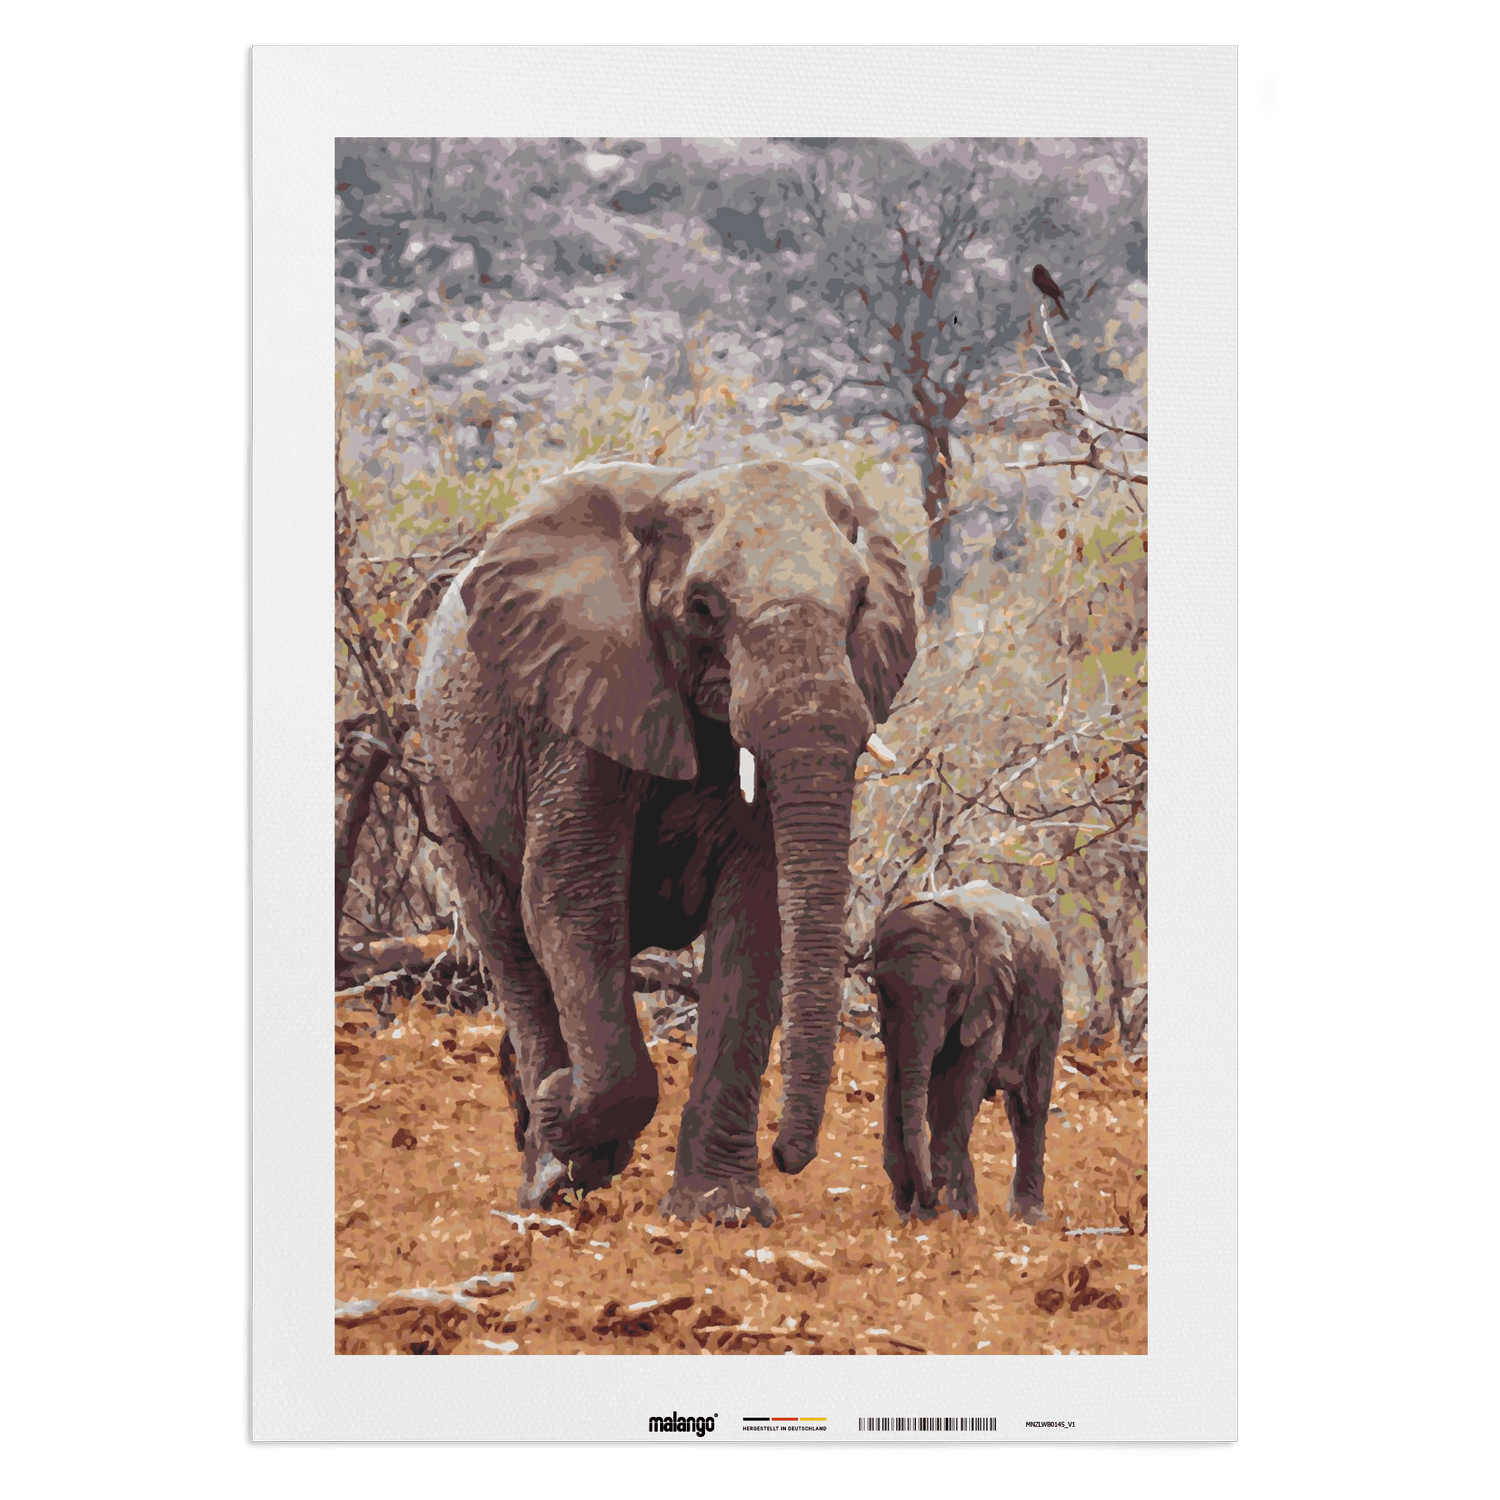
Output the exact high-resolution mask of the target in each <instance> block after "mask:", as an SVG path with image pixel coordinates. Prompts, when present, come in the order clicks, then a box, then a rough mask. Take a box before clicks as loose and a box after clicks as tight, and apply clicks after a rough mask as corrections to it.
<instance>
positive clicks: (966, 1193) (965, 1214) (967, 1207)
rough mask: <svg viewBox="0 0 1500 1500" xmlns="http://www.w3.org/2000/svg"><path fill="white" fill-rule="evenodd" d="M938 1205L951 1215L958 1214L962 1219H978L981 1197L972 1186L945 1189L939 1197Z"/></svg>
mask: <svg viewBox="0 0 1500 1500" xmlns="http://www.w3.org/2000/svg"><path fill="white" fill-rule="evenodd" d="M938 1203H939V1205H940V1206H941V1207H942V1208H945V1209H947V1210H948V1211H949V1212H950V1213H955V1214H957V1215H958V1216H959V1217H960V1218H961V1219H976V1218H978V1217H979V1195H978V1193H976V1192H975V1191H974V1189H973V1187H972V1186H965V1185H962V1184H960V1185H958V1186H949V1187H945V1188H944V1189H943V1190H942V1193H941V1194H940V1195H939V1197H938Z"/></svg>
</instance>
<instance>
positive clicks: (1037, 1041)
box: [875, 880, 1063, 1224]
mask: <svg viewBox="0 0 1500 1500" xmlns="http://www.w3.org/2000/svg"><path fill="white" fill-rule="evenodd" d="M875 986H876V989H877V990H878V991H879V995H880V1031H881V1035H882V1037H884V1039H885V1170H886V1174H887V1175H888V1176H889V1177H890V1179H891V1189H892V1195H893V1196H894V1198H895V1202H896V1211H897V1212H898V1213H899V1214H900V1215H901V1217H902V1218H903V1219H907V1218H910V1217H911V1216H912V1215H913V1214H915V1215H916V1216H917V1217H918V1218H922V1219H930V1218H931V1217H932V1216H933V1214H934V1213H936V1211H937V1210H938V1208H939V1207H943V1208H951V1209H954V1210H955V1211H956V1212H958V1213H960V1214H968V1215H971V1214H976V1213H978V1212H979V1199H978V1195H977V1194H976V1192H975V1188H974V1163H973V1162H972V1161H971V1160H970V1158H969V1134H970V1132H971V1131H972V1130H973V1128H974V1120H975V1117H976V1116H977V1115H978V1113H979V1106H980V1104H981V1103H982V1102H983V1101H984V1100H985V1099H989V1098H993V1097H994V1095H995V1094H996V1093H1003V1094H1004V1095H1005V1112H1006V1114H1008V1115H1009V1116H1010V1128H1011V1133H1012V1134H1013V1135H1014V1137H1015V1143H1016V1172H1015V1178H1014V1180H1013V1182H1012V1183H1011V1190H1010V1202H1009V1204H1008V1205H1007V1207H1008V1209H1009V1211H1010V1212H1011V1213H1012V1214H1015V1215H1017V1216H1019V1217H1020V1218H1022V1219H1024V1220H1025V1221H1026V1222H1027V1223H1029V1224H1035V1223H1038V1222H1040V1221H1041V1220H1042V1219H1043V1218H1044V1217H1045V1216H1044V1214H1043V1211H1042V1155H1043V1152H1044V1150H1045V1149H1046V1134H1047V1110H1048V1108H1049V1107H1050V1104H1051V1100H1052V1061H1053V1058H1054V1057H1055V1056H1056V1053H1057V1038H1058V1033H1059V1032H1060V1031H1061V1029H1062V1012H1063V999H1062V965H1061V963H1060V962H1059V960H1058V956H1057V944H1056V942H1055V941H1054V940H1053V937H1052V929H1051V928H1050V927H1048V925H1047V923H1046V922H1045V921H1044V920H1043V918H1042V917H1041V916H1040V914H1039V913H1038V912H1037V910H1036V908H1035V907H1033V906H1032V905H1031V904H1030V903H1029V902H1026V901H1023V900H1021V899H1020V897H1018V896H1010V895H1007V894H1006V893H1005V892H1004V891H999V890H996V889H995V887H994V886H992V885H989V884H987V883H986V882H985V881H982V880H976V881H974V882H972V883H971V884H969V885H965V886H960V887H958V888H957V889H956V890H950V891H939V892H938V893H937V894H936V895H933V896H922V897H918V898H917V899H916V900H915V901H912V902H910V903H908V904H907V905H906V906H904V907H902V908H901V909H900V910H899V911H895V912H892V913H891V914H890V915H889V916H887V917H886V918H885V919H884V920H883V921H882V922H881V924H880V927H879V930H878V931H877V932H876V935H875ZM929 1124H930V1125H931V1130H932V1138H931V1141H930V1142H929V1140H928V1126H929ZM940 1194H941V1202H940V1201H939V1195H940Z"/></svg>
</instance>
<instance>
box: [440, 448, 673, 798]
mask: <svg viewBox="0 0 1500 1500" xmlns="http://www.w3.org/2000/svg"><path fill="white" fill-rule="evenodd" d="M686 474H687V471H686V470H683V469H657V468H652V467H651V466H650V465H648V464H623V463H622V464H589V465H585V466H584V467H582V468H578V469H572V470H570V471H569V472H568V473H566V474H562V475H559V476H558V477H557V478H556V479H549V480H546V481H544V482H543V483H542V484H540V485H539V486H538V487H537V488H536V489H535V490H534V491H533V492H532V494H531V495H530V496H528V498H527V499H526V501H525V502H524V503H523V504H522V505H521V507H520V508H519V509H518V510H517V511H516V512H515V513H514V515H512V516H511V518H510V519H509V520H508V521H507V522H506V523H505V525H504V526H502V527H501V528H500V530H499V531H497V532H496V533H495V535H494V536H493V537H492V539H491V541H490V543H489V545H488V546H487V547H486V548H485V550H484V552H483V553H482V554H481V555H480V557H479V559H478V560H477V561H476V562H475V563H474V565H473V566H472V568H471V569H470V570H469V573H468V576H467V577H466V578H465V579H464V580H463V582H462V584H461V585H460V592H461V594H462V597H463V601H464V604H465V606H466V607H467V609H468V612H469V645H470V648H471V649H472V650H473V651H474V652H475V653H476V654H477V655H478V656H480V657H481V658H482V660H483V661H484V662H485V663H486V664H489V665H491V666H492V668H493V670H494V671H495V672H496V673H498V675H499V678H500V681H501V683H502V685H503V688H504V690H505V691H506V693H507V695H508V696H509V697H510V698H511V700H512V701H514V702H517V703H524V704H528V705H532V706H535V707H538V708H540V709H541V710H542V712H544V713H545V714H546V715H547V717H548V718H550V719H551V720H552V721H553V723H555V724H557V725H558V726H559V727H561V728H562V729H565V730H566V731H567V732H568V733H569V734H572V735H576V736H577V737H578V738H579V739H580V740H582V741H583V743H584V744H586V745H588V746H589V747H590V748H592V749H594V750H597V751H598V752H599V753H600V754H601V755H607V756H608V757H609V758H610V759H611V760H616V761H619V762H620V763H621V764H622V765H626V766H629V767H631V769H632V770H636V771H649V772H650V773H651V774H653V775H655V776H665V777H669V778H671V779H672V780H676V781H690V780H692V778H693V777H694V776H695V775H696V774H697V769H698V757H697V752H696V751H695V749H694V746H693V735H692V729H691V727H690V723H689V718H688V710H687V706H686V704H685V703H684V702H683V699H682V696H681V694H680V693H679V691H678V689H677V685H676V683H675V681H674V680H673V678H672V675H671V673H670V672H669V670H668V669H667V666H666V663H665V661H664V660H663V658H662V655H661V652H660V650H659V648H658V646H657V643H656V641H655V639H654V638H653V636H652V633H651V630H650V628H649V626H648V624H647V621H646V615H645V611H644V608H643V602H642V601H643V599H644V594H645V586H646V574H647V570H648V568H649V564H650V559H651V554H652V549H653V546H654V537H655V535H656V533H657V532H658V531H659V530H660V529H661V528H662V527H663V526H665V525H667V524H669V522H670V510H671V505H670V500H669V498H668V495H667V491H668V490H669V489H670V487H671V486H672V485H673V484H675V483H677V481H678V480H680V479H683V478H685V477H686Z"/></svg>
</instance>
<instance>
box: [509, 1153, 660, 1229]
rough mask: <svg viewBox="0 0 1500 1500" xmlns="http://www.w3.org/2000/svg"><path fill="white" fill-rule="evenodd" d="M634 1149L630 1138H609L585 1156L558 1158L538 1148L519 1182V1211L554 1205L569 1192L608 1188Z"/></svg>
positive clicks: (582, 1192)
mask: <svg viewBox="0 0 1500 1500" xmlns="http://www.w3.org/2000/svg"><path fill="white" fill-rule="evenodd" d="M634 1150H635V1142H634V1141H633V1140H628V1141H610V1142H608V1143H607V1144H606V1145H603V1146H600V1147H598V1148H597V1149H596V1150H594V1151H591V1152H589V1153H588V1154H587V1155H586V1156H573V1157H567V1158H565V1159H561V1160H560V1159H559V1158H558V1157H556V1156H554V1155H553V1154H552V1153H551V1152H550V1151H548V1150H546V1149H545V1148H542V1149H540V1150H538V1151H537V1153H536V1160H535V1162H534V1163H530V1164H528V1166H527V1168H526V1175H525V1178H524V1179H523V1181H522V1183H521V1193H520V1206H521V1209H522V1211H523V1212H530V1211H531V1210H533V1209H538V1208H555V1207H557V1205H558V1204H559V1203H560V1202H562V1200H563V1199H565V1198H566V1197H567V1196H568V1195H569V1194H574V1195H581V1194H584V1193H591V1192H594V1191H595V1190H596V1189H598V1188H602V1187H608V1186H609V1184H610V1182H612V1181H613V1180H614V1179H615V1178H616V1177H618V1176H619V1175H620V1173H621V1172H623V1171H624V1170H625V1167H626V1165H627V1163H628V1162H629V1161H630V1158H631V1155H632V1153H633V1152H634Z"/></svg>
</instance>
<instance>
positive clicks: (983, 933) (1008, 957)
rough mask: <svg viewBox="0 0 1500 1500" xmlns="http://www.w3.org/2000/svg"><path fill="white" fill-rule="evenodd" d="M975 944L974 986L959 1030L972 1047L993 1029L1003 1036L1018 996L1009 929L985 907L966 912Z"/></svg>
mask: <svg viewBox="0 0 1500 1500" xmlns="http://www.w3.org/2000/svg"><path fill="white" fill-rule="evenodd" d="M964 914H965V916H967V917H968V919H969V929H970V934H971V938H972V941H973V944H974V984H973V987H972V988H971V989H970V991H969V998H968V1001H967V1002H966V1003H965V1005H964V1012H963V1016H962V1018H961V1020H960V1021H959V1027H958V1039H959V1041H960V1042H961V1043H962V1044H963V1045H964V1046H965V1047H972V1046H973V1045H974V1043H975V1042H977V1041H978V1040H979V1038H980V1037H982V1036H983V1035H984V1034H985V1032H987V1031H988V1030H989V1029H990V1027H992V1026H999V1027H1000V1029H1001V1032H1002V1034H1003V1032H1004V1030H1005V1025H1006V1022H1007V1021H1009V1019H1010V1011H1011V1004H1012V1002H1013V1000H1014V998H1015V993H1016V950H1015V944H1014V941H1013V939H1012V936H1011V930H1010V927H1009V926H1008V925H1007V924H1006V923H1005V922H1003V921H1001V920H1000V919H999V917H997V916H996V915H995V914H994V913H993V912H991V911H988V910H986V909H985V908H984V907H982V906H981V907H977V908H975V907H970V908H968V909H966V910H965V913H964Z"/></svg>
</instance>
